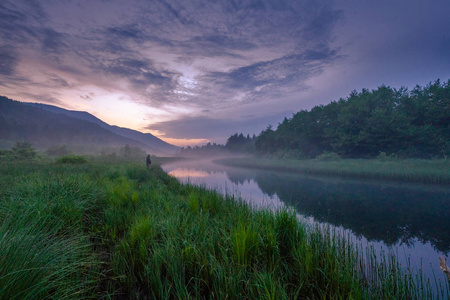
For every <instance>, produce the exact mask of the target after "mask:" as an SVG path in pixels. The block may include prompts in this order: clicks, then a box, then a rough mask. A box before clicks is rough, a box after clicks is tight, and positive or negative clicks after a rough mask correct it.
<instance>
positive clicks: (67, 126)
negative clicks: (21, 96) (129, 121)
mask: <svg viewBox="0 0 450 300" xmlns="http://www.w3.org/2000/svg"><path fill="white" fill-rule="evenodd" d="M0 141H2V142H3V143H5V144H6V143H8V142H9V143H10V144H11V145H14V143H15V142H17V141H28V142H30V143H32V144H33V145H34V146H35V147H37V148H39V149H47V148H48V147H51V146H53V145H63V144H65V145H68V146H69V147H71V148H72V149H74V148H75V149H78V150H79V149H95V148H96V147H97V148H101V147H106V146H109V147H123V146H124V145H126V144H128V145H132V146H138V147H142V148H144V147H145V145H143V144H142V143H139V142H137V141H134V140H132V139H129V138H126V137H123V136H119V135H117V134H114V133H112V132H110V131H108V130H106V129H104V128H101V127H100V126H99V125H97V124H94V123H92V122H88V121H84V120H80V119H76V118H72V117H68V116H66V115H64V114H58V113H52V112H49V111H46V110H43V109H40V108H36V107H32V106H29V105H27V104H25V103H22V102H18V101H13V100H10V99H8V98H6V97H2V96H0Z"/></svg>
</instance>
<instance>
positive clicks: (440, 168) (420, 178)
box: [214, 155, 450, 185]
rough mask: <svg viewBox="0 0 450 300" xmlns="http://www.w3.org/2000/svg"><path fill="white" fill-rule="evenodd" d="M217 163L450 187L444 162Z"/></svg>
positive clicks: (322, 159)
mask: <svg viewBox="0 0 450 300" xmlns="http://www.w3.org/2000/svg"><path fill="white" fill-rule="evenodd" d="M214 162H216V163H219V164H223V165H228V166H233V167H244V168H256V169H265V170H274V171H287V172H291V173H304V174H311V175H325V176H337V177H345V178H367V179H379V180H389V181H405V182H418V183H431V184H442V185H447V184H450V160H444V159H435V160H427V159H392V158H389V157H385V158H378V159H340V158H339V157H334V156H332V155H321V156H319V157H318V158H316V159H275V158H263V157H236V158H225V159H217V160H215V161H214Z"/></svg>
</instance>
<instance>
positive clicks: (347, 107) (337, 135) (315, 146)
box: [255, 80, 450, 158]
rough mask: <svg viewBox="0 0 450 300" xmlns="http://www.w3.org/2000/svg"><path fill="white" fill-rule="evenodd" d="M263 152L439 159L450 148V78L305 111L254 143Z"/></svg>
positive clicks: (366, 92) (359, 95)
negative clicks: (327, 153)
mask: <svg viewBox="0 0 450 300" xmlns="http://www.w3.org/2000/svg"><path fill="white" fill-rule="evenodd" d="M255 148H256V151H257V152H258V153H262V154H278V155H285V156H291V157H299V158H300V157H307V158H313V157H316V156H318V155H321V154H323V153H324V152H333V153H336V154H338V155H339V156H340V157H346V158H350V157H351V158H359V157H364V158H371V157H377V156H379V155H380V153H384V154H386V155H388V156H397V157H401V158H405V157H417V158H434V157H440V158H443V157H446V156H447V155H448V154H449V152H450V80H449V81H447V82H446V83H441V82H440V81H439V80H437V81H435V82H434V83H430V84H428V85H427V86H425V87H420V86H416V87H415V88H414V89H413V90H412V91H410V92H409V91H408V90H406V89H404V88H401V89H399V90H396V89H393V88H390V87H387V86H384V85H383V86H380V87H379V88H378V89H376V90H372V91H369V90H367V89H363V90H362V91H361V92H359V93H358V92H356V91H353V92H352V93H351V94H350V95H349V96H348V97H347V98H346V99H340V100H339V101H333V102H331V103H329V104H327V105H319V106H315V107H314V108H312V109H311V110H310V111H306V110H301V111H299V112H297V113H296V114H294V115H293V116H292V118H290V119H288V118H285V119H284V121H283V122H282V123H280V124H279V125H278V127H277V129H276V130H273V129H272V127H271V126H268V127H267V129H266V130H264V131H262V132H261V134H260V135H259V136H258V138H257V139H256V141H255Z"/></svg>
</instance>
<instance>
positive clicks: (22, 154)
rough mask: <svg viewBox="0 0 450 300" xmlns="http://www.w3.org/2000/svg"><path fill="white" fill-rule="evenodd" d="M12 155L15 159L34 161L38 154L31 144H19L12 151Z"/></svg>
mask: <svg viewBox="0 0 450 300" xmlns="http://www.w3.org/2000/svg"><path fill="white" fill-rule="evenodd" d="M11 155H12V157H13V158H15V159H34V158H35V157H36V156H37V152H36V149H34V148H33V145H32V144H31V143H29V142H17V143H16V144H15V145H14V147H13V148H12V149H11Z"/></svg>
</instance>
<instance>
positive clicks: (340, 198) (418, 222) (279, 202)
mask: <svg viewBox="0 0 450 300" xmlns="http://www.w3.org/2000/svg"><path fill="white" fill-rule="evenodd" d="M162 167H163V169H164V170H165V171H166V172H169V173H170V174H173V176H175V177H177V178H178V179H179V180H181V181H182V182H190V183H193V184H197V185H202V186H204V187H206V188H210V189H216V190H218V191H220V192H222V193H228V194H235V195H236V194H237V195H238V196H241V197H242V198H244V199H246V200H247V201H249V202H250V203H252V204H253V205H256V206H264V207H280V206H283V205H288V206H290V207H294V208H295V209H296V210H297V212H298V213H299V214H300V215H302V216H303V217H305V218H307V219H308V220H309V221H310V222H311V220H312V221H314V222H316V221H318V222H321V223H327V224H331V225H333V226H336V227H339V228H343V229H345V230H349V231H351V232H352V233H353V234H354V235H355V236H356V237H360V239H359V241H360V242H362V243H367V241H370V242H372V243H373V244H374V247H375V248H378V249H381V247H386V246H393V248H394V249H397V250H399V251H400V252H399V253H400V254H402V253H404V255H403V258H402V257H400V260H401V261H406V260H408V259H409V258H411V262H414V265H416V266H418V265H420V262H421V261H422V262H423V271H424V273H425V274H427V275H428V276H434V275H433V272H435V273H437V274H435V275H436V276H437V277H438V278H441V277H442V278H444V275H443V273H442V272H440V270H439V267H438V256H439V255H441V256H442V255H448V253H449V251H450V188H448V187H442V186H440V187H439V186H420V185H417V184H398V183H387V182H374V181H367V180H344V179H342V180H341V179H336V178H327V177H311V176H303V175H298V174H295V175H293V174H287V173H280V172H267V171H260V170H248V169H240V168H230V167H225V166H219V165H215V164H213V163H211V162H208V161H181V162H180V161H177V162H176V163H174V164H167V165H163V166H162ZM196 174H203V175H205V174H207V175H208V176H198V175H196ZM400 256H402V255H400ZM407 257H408V258H407ZM431 265H433V268H434V271H433V270H431Z"/></svg>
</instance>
